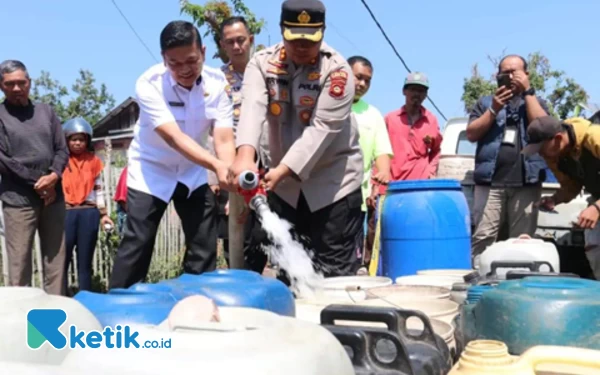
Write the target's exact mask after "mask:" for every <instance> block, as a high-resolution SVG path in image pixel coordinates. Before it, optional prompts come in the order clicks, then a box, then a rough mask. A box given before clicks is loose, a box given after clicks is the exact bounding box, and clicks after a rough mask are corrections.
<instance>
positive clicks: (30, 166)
mask: <svg viewBox="0 0 600 375" xmlns="http://www.w3.org/2000/svg"><path fill="white" fill-rule="evenodd" d="M325 14H326V11H325V7H324V5H323V4H322V3H321V2H320V1H318V0H286V1H285V2H283V4H282V9H281V20H280V26H281V34H282V42H280V43H277V44H276V45H274V46H270V47H268V48H266V49H264V50H262V51H259V52H254V50H253V49H254V35H252V34H251V32H250V30H249V28H248V25H247V23H246V21H245V20H244V18H242V17H232V18H229V19H227V20H225V21H224V22H223V23H222V25H221V29H220V34H221V35H220V40H221V41H220V43H221V45H220V47H221V48H222V49H223V50H224V51H225V52H226V55H227V57H228V60H229V62H228V63H226V64H225V65H223V66H221V67H220V68H218V69H217V68H212V67H209V66H206V65H205V59H206V46H205V45H204V44H203V42H202V38H201V36H200V34H199V32H198V29H197V28H196V27H195V26H194V25H193V24H191V23H189V22H185V21H174V22H170V23H169V24H168V25H166V27H165V28H164V29H163V30H162V32H161V34H160V48H161V53H162V57H163V62H162V63H160V64H156V65H154V66H152V67H150V68H149V69H148V70H147V71H145V72H144V73H143V74H142V75H141V76H140V77H139V78H138V80H137V82H136V86H135V96H136V100H137V103H138V105H139V107H140V117H139V120H138V122H137V123H136V125H135V128H134V135H133V140H132V142H131V145H130V148H129V150H128V165H127V168H126V169H125V171H124V172H123V174H122V176H121V178H120V181H119V186H118V187H117V194H116V197H115V200H116V201H117V202H118V207H117V209H118V212H119V222H120V223H121V225H122V240H121V242H120V245H119V248H118V250H117V253H116V257H115V259H114V269H113V272H112V277H111V280H110V285H109V288H111V289H112V288H127V287H129V286H131V285H133V284H134V283H137V282H140V281H143V280H144V278H145V277H146V275H147V273H148V269H149V266H150V262H151V259H152V253H153V249H154V242H155V239H156V234H157V230H158V227H159V223H160V221H161V218H162V216H163V214H164V212H165V210H166V208H167V206H168V204H169V203H170V202H171V201H172V202H173V203H174V206H175V210H176V212H177V214H178V216H179V217H180V219H181V225H182V229H183V232H184V235H185V243H186V248H185V257H184V260H183V270H184V272H187V273H193V274H200V273H203V272H207V271H211V270H214V269H215V268H216V256H217V254H216V252H217V250H216V249H217V239H218V237H221V238H223V239H224V240H225V244H226V246H225V248H226V250H228V252H227V253H228V257H227V259H228V262H229V263H230V266H232V267H234V268H246V269H250V270H254V271H256V272H259V273H262V272H263V270H264V268H265V266H266V265H267V263H268V257H267V255H266V254H265V252H264V251H263V247H264V246H266V245H273V243H272V239H271V238H269V236H268V235H267V233H266V232H265V231H264V229H263V228H262V226H261V224H260V221H259V218H257V217H256V214H255V212H253V211H251V210H249V209H248V207H247V206H246V205H245V202H244V200H243V199H242V198H241V196H240V194H238V182H237V181H238V179H239V176H240V174H241V173H242V172H244V171H247V170H251V171H254V172H257V173H260V175H261V177H262V183H263V184H264V186H265V187H266V189H267V192H268V202H269V206H270V208H271V210H272V211H274V212H275V213H276V214H278V215H279V216H280V217H281V218H283V219H285V220H287V221H289V222H290V223H291V224H293V229H292V231H293V234H294V236H295V238H297V239H298V240H299V241H301V242H302V243H303V244H304V245H305V246H306V248H307V249H310V250H312V252H313V253H314V259H313V261H314V265H315V268H316V269H317V270H318V271H320V272H322V273H323V274H324V275H325V276H345V275H356V274H359V275H360V274H367V273H368V268H369V263H370V260H371V259H370V258H371V250H372V248H373V246H374V245H373V243H374V237H375V227H376V219H377V218H376V216H377V215H376V214H375V212H376V211H377V210H376V208H377V207H378V201H380V198H381V197H383V196H384V195H385V192H386V188H387V185H388V184H389V183H390V182H391V181H402V180H414V179H429V178H432V177H434V176H435V175H436V172H437V167H438V164H439V159H440V152H441V143H442V134H441V132H440V127H439V124H438V121H437V118H436V116H435V115H434V114H433V113H431V112H430V111H428V110H427V109H426V108H425V107H424V106H423V102H424V100H425V99H426V98H427V95H428V90H429V87H430V82H429V80H428V78H427V76H426V74H424V73H420V72H415V73H410V74H408V76H407V77H406V78H405V80H404V84H403V91H402V92H403V96H404V99H403V100H404V104H403V105H402V106H401V107H400V108H399V109H397V110H395V111H392V112H390V113H388V114H387V115H385V116H383V115H382V114H381V113H380V111H379V110H378V109H377V108H376V107H375V106H373V105H372V104H370V103H368V102H367V101H365V99H364V96H365V95H366V94H367V93H368V91H369V88H370V86H371V82H372V80H373V79H374V76H375V68H374V66H373V64H372V63H371V62H370V61H369V59H368V58H367V57H364V56H352V57H350V58H348V59H346V58H344V57H342V56H341V54H339V53H338V52H337V51H336V50H335V49H334V48H333V47H331V46H329V45H328V44H327V43H325V42H324V40H323V39H324V34H325V30H326V27H325V24H326V22H325ZM30 84H31V80H30V78H29V76H28V73H27V69H26V68H25V66H24V65H23V64H22V63H20V62H18V61H14V60H10V61H6V62H4V63H2V64H1V65H0V87H1V89H2V91H3V92H4V94H5V96H6V100H5V101H4V103H3V104H2V105H0V126H1V127H2V131H1V132H0V169H1V170H0V173H1V174H2V182H1V184H0V200H2V203H3V213H4V219H5V227H6V229H5V235H6V244H7V253H8V260H9V275H10V276H9V282H10V284H11V285H30V282H31V247H32V242H33V237H34V234H35V231H36V230H37V231H39V233H40V239H41V250H42V254H43V258H44V278H45V279H44V287H45V288H46V290H47V291H48V292H49V293H53V294H65V293H66V287H67V284H66V270H67V267H68V265H69V264H70V258H71V254H72V251H73V248H74V247H76V248H77V253H78V275H79V282H80V288H81V289H89V288H90V287H91V281H90V280H91V257H92V256H93V251H94V246H95V242H96V240H97V235H98V227H99V226H100V225H101V224H102V225H112V224H113V223H112V221H111V220H110V218H109V217H108V216H107V215H106V199H105V197H104V195H103V193H102V191H103V190H102V183H101V182H102V179H101V173H102V168H103V165H102V161H101V160H100V159H99V158H98V157H97V156H95V155H94V154H93V152H92V150H91V149H90V144H91V138H92V127H91V126H90V125H89V124H87V123H86V122H85V121H84V120H82V119H73V120H70V121H67V122H66V123H65V124H63V125H62V126H61V123H60V122H59V120H58V118H57V117H56V114H55V113H54V111H53V110H52V108H51V107H50V106H49V105H46V104H41V103H33V102H32V101H31V100H29V88H30ZM498 87H499V88H498V90H497V91H496V92H495V94H494V95H491V96H485V97H483V98H481V99H480V100H479V102H478V103H477V105H476V106H475V108H474V109H473V111H472V113H471V114H470V119H469V124H468V127H467V136H468V139H469V140H470V141H471V142H476V143H477V151H476V157H475V164H476V166H475V171H474V179H475V183H476V188H475V200H474V220H475V223H474V224H475V230H474V233H473V240H472V253H473V256H477V255H478V254H480V253H481V252H482V251H483V250H484V249H485V248H486V247H487V246H489V245H490V244H491V243H493V242H494V241H495V240H496V239H497V237H498V232H499V229H500V227H501V226H502V225H503V224H504V223H507V224H508V225H509V232H510V233H509V235H510V236H512V237H514V236H517V235H520V234H522V233H527V234H530V235H533V234H534V231H535V227H536V223H537V213H538V210H539V209H540V208H542V209H553V207H554V206H555V205H558V204H561V203H566V202H569V201H570V200H571V199H573V198H574V197H575V195H576V194H577V193H578V192H580V191H581V189H582V188H583V187H585V188H586V189H587V190H588V191H591V194H592V195H593V197H594V201H591V202H590V206H589V207H588V208H587V209H586V210H584V211H583V212H582V213H581V215H580V218H579V223H578V225H579V226H580V227H582V228H585V229H587V230H588V231H587V234H586V246H587V250H588V251H587V254H588V258H589V260H590V265H591V266H592V269H593V270H594V271H595V274H596V277H597V278H599V279H600V255H598V254H600V240H599V238H600V230H598V229H596V224H597V222H598V217H599V215H600V201H598V202H596V200H597V199H599V198H600V181H597V179H598V177H597V176H598V175H599V174H598V172H599V171H600V130H599V129H600V127H596V126H593V124H592V123H591V122H590V121H588V120H585V119H581V118H577V119H570V120H567V121H559V120H557V119H555V118H553V117H550V116H549V112H548V108H547V105H546V104H545V102H544V100H542V99H541V98H539V97H538V96H537V95H536V93H535V90H534V89H533V88H532V87H531V84H530V82H529V79H528V67H527V62H526V60H525V59H523V58H522V57H521V56H517V55H509V56H506V57H505V58H503V59H502V61H501V62H500V64H499V67H498ZM398 100H399V101H401V100H402V99H401V98H398ZM546 166H548V167H549V168H550V170H551V171H552V172H553V173H554V174H555V176H556V178H557V179H558V181H559V182H560V183H561V188H560V190H559V191H558V192H557V193H556V194H555V195H554V196H552V197H541V183H542V182H543V181H545V178H546V176H545V170H546ZM125 217H126V219H125ZM440 251H443V249H440ZM240 253H241V254H243V256H242V258H241V259H242V261H241V262H240V261H239V260H238V256H239V254H240ZM279 277H280V278H281V279H282V280H283V281H284V282H286V283H289V282H290V280H288V279H287V276H286V275H285V273H282V274H281V275H280V276H279Z"/></svg>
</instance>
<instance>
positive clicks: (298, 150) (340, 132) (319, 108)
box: [230, 0, 363, 276]
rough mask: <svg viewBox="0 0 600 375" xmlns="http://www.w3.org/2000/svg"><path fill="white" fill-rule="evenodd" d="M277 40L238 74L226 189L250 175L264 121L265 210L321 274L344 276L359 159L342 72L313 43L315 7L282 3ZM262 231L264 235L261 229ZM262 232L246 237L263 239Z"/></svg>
mask: <svg viewBox="0 0 600 375" xmlns="http://www.w3.org/2000/svg"><path fill="white" fill-rule="evenodd" d="M280 25H281V31H282V34H283V42H282V43H279V44H277V45H275V46H272V47H270V48H267V49H265V50H263V51H260V52H258V53H257V54H255V55H254V57H253V58H252V59H251V60H250V62H249V64H248V66H247V67H246V72H245V74H244V83H243V88H242V109H241V114H240V121H239V124H238V129H237V140H236V143H237V146H238V153H237V156H236V159H235V162H234V164H233V165H232V166H231V168H230V179H231V180H230V183H235V181H237V178H239V174H240V173H241V172H242V171H243V170H246V169H252V170H255V171H256V167H255V162H254V160H255V157H256V153H257V150H258V149H259V143H260V134H261V126H262V122H263V121H264V119H265V116H266V118H267V121H268V123H269V152H270V157H271V169H270V170H269V171H268V173H267V174H266V175H265V178H264V182H265V184H266V187H267V189H268V190H269V191H270V194H269V205H270V207H271V209H272V210H273V211H275V212H276V213H277V214H278V215H279V216H280V217H282V218H284V219H286V220H288V221H289V222H291V223H292V224H294V227H295V228H294V230H295V232H296V233H297V234H298V235H300V236H299V237H303V238H305V239H308V241H306V245H307V247H308V248H309V249H311V250H314V252H315V259H314V263H315V265H316V267H317V268H318V269H320V270H321V271H322V272H323V273H324V275H325V276H339V275H354V274H356V271H357V270H358V267H359V262H358V257H357V253H358V251H360V250H359V248H360V244H361V243H362V238H361V232H362V231H361V225H362V223H361V204H362V194H361V188H360V186H361V181H362V177H363V171H362V169H363V168H362V163H363V161H362V155H361V152H360V147H359V143H358V127H357V125H356V123H355V121H354V120H353V117H352V116H351V108H352V101H353V98H354V90H355V89H354V79H353V75H352V70H351V69H350V66H349V65H348V63H347V62H346V61H345V59H344V58H343V57H342V56H341V55H340V54H338V53H337V52H336V51H335V50H334V49H332V48H331V47H329V46H328V45H327V44H326V43H325V42H323V33H324V31H325V7H324V5H323V3H321V2H320V1H318V0H287V1H285V2H284V3H283V5H282V10H281V22H280ZM263 234H264V232H263ZM265 237H266V236H264V235H263V236H262V238H261V237H259V236H257V238H256V239H255V241H261V242H262V243H263V244H265V243H267V242H268V240H267V239H266V238H265Z"/></svg>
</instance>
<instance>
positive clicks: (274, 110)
mask: <svg viewBox="0 0 600 375" xmlns="http://www.w3.org/2000/svg"><path fill="white" fill-rule="evenodd" d="M269 111H270V112H271V114H272V115H273V116H279V115H280V114H281V105H280V104H279V103H277V102H273V103H271V105H270V106H269Z"/></svg>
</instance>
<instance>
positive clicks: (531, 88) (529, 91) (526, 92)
mask: <svg viewBox="0 0 600 375" xmlns="http://www.w3.org/2000/svg"><path fill="white" fill-rule="evenodd" d="M527 95H532V96H533V95H535V89H534V88H533V87H530V88H529V90H525V91H523V96H524V97H525V96H527Z"/></svg>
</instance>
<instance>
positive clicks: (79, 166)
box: [62, 118, 114, 290]
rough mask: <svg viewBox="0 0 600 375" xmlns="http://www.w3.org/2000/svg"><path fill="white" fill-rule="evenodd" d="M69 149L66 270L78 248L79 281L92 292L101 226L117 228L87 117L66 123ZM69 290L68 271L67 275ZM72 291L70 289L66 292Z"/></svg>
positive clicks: (65, 178) (64, 174)
mask: <svg viewBox="0 0 600 375" xmlns="http://www.w3.org/2000/svg"><path fill="white" fill-rule="evenodd" d="M63 131H64V133H65V137H66V138H67V146H68V147H69V153H70V155H69V162H68V164H67V167H66V168H65V171H64V172H63V177H62V179H63V190H64V193H65V202H66V205H67V216H66V222H65V247H66V262H65V269H66V271H68V269H69V266H70V264H71V258H72V255H73V248H74V247H77V278H78V280H79V290H91V289H92V260H93V258H94V251H95V249H96V242H97V241H98V227H99V226H100V224H102V226H103V227H106V228H107V229H108V228H112V227H113V226H114V224H113V222H112V220H111V219H110V217H108V214H107V210H106V203H105V199H104V190H103V189H102V169H103V168H104V165H103V163H102V161H101V160H100V158H98V157H97V156H96V155H94V152H93V148H92V145H91V141H92V134H93V130H92V126H91V125H90V124H89V123H88V122H87V121H86V120H84V119H83V118H74V119H71V120H69V121H67V122H65V123H64V124H63ZM65 274H66V277H65V287H67V286H68V272H65ZM66 290H68V289H66Z"/></svg>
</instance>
